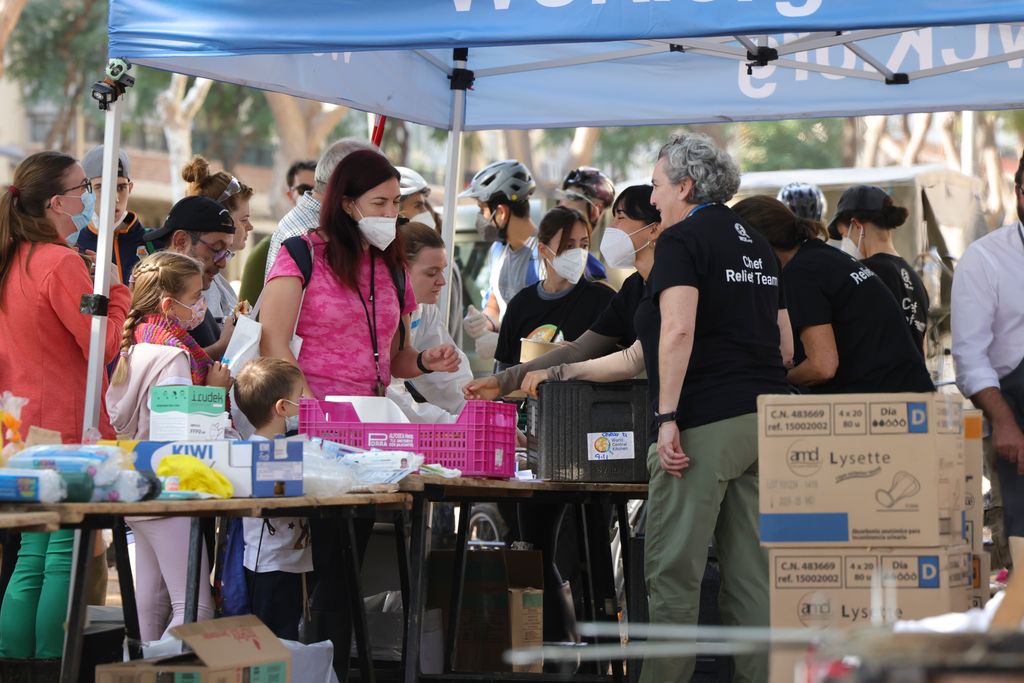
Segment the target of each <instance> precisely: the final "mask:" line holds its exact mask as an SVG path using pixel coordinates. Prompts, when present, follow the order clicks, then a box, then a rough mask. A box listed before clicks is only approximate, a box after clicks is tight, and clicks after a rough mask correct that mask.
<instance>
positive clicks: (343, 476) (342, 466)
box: [302, 442, 356, 496]
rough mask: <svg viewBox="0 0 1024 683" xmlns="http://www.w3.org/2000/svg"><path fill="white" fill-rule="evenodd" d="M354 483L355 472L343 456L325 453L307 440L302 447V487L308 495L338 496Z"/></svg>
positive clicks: (349, 489)
mask: <svg viewBox="0 0 1024 683" xmlns="http://www.w3.org/2000/svg"><path fill="white" fill-rule="evenodd" d="M355 485H356V474H355V472H354V471H353V469H352V466H351V465H349V464H348V463H347V462H345V460H344V458H341V457H338V456H336V455H333V454H330V453H325V452H324V449H323V448H321V447H320V445H318V444H316V443H313V442H308V443H306V444H305V445H304V447H303V449H302V488H303V492H304V493H305V494H306V495H308V496H340V495H342V494H344V493H348V492H349V491H351V490H352V488H353V487H354V486H355Z"/></svg>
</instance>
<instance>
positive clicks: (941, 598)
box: [768, 545, 971, 629]
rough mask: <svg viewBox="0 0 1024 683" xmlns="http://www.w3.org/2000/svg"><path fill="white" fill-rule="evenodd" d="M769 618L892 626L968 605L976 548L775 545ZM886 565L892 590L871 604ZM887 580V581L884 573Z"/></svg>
mask: <svg viewBox="0 0 1024 683" xmlns="http://www.w3.org/2000/svg"><path fill="white" fill-rule="evenodd" d="M768 560H769V581H770V583H769V586H770V590H771V624H772V626H773V627H777V628H815V629H825V628H850V627H859V626H870V625H871V623H872V619H873V618H874V617H878V618H880V619H881V620H882V621H884V623H887V624H891V623H893V622H894V621H896V620H898V619H921V618H923V617H931V616H935V615H937V614H945V613H947V612H963V611H964V610H966V609H967V608H968V604H969V595H970V585H971V564H970V550H969V549H968V548H967V546H964V545H961V546H957V547H952V548H850V547H841V548H773V549H771V551H770V552H769V554H768ZM879 569H881V570H882V571H883V577H887V576H888V577H891V578H892V580H893V581H894V582H895V585H894V586H893V588H891V589H890V588H888V587H886V588H883V589H882V591H881V593H882V596H883V598H884V599H883V601H882V603H881V604H872V579H873V577H874V575H875V573H876V572H878V571H879ZM883 580H886V579H883Z"/></svg>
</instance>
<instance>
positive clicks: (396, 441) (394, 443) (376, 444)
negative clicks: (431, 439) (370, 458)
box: [366, 432, 416, 451]
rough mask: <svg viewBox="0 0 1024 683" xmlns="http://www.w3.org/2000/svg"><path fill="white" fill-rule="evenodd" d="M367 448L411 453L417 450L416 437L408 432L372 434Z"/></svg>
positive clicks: (367, 442) (367, 438) (367, 441)
mask: <svg viewBox="0 0 1024 683" xmlns="http://www.w3.org/2000/svg"><path fill="white" fill-rule="evenodd" d="M366 447H367V448H383V449H387V450H405V451H411V450H415V449H416V436H415V435H413V434H409V433H408V432H370V433H369V434H367V435H366Z"/></svg>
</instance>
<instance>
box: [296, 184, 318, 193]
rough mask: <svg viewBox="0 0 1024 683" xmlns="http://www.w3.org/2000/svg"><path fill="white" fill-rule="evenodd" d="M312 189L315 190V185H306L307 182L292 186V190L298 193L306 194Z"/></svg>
mask: <svg viewBox="0 0 1024 683" xmlns="http://www.w3.org/2000/svg"><path fill="white" fill-rule="evenodd" d="M312 190H313V186H312V185H306V184H305V183H300V184H298V185H296V186H295V187H293V188H292V192H294V193H295V194H297V195H304V194H306V193H307V192H312Z"/></svg>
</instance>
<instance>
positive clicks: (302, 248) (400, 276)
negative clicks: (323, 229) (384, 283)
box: [282, 235, 405, 349]
mask: <svg viewBox="0 0 1024 683" xmlns="http://www.w3.org/2000/svg"><path fill="white" fill-rule="evenodd" d="M282 246H283V247H284V248H285V249H287V250H288V254H289V255H290V256H291V257H292V260H293V261H295V265H296V266H298V267H299V273H300V274H301V275H302V289H306V285H308V284H309V278H311V277H313V252H312V250H311V249H310V245H309V242H307V241H306V239H305V237H303V236H302V235H298V236H296V237H289V238H288V239H286V240H285V241H284V242H283V243H282ZM388 270H389V271H390V272H391V281H392V282H394V283H395V292H397V294H398V307H399V309H401V307H402V302H403V301H405V269H403V268H388ZM398 348H399V349H404V348H405V325H403V324H402V321H401V316H399V321H398Z"/></svg>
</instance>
